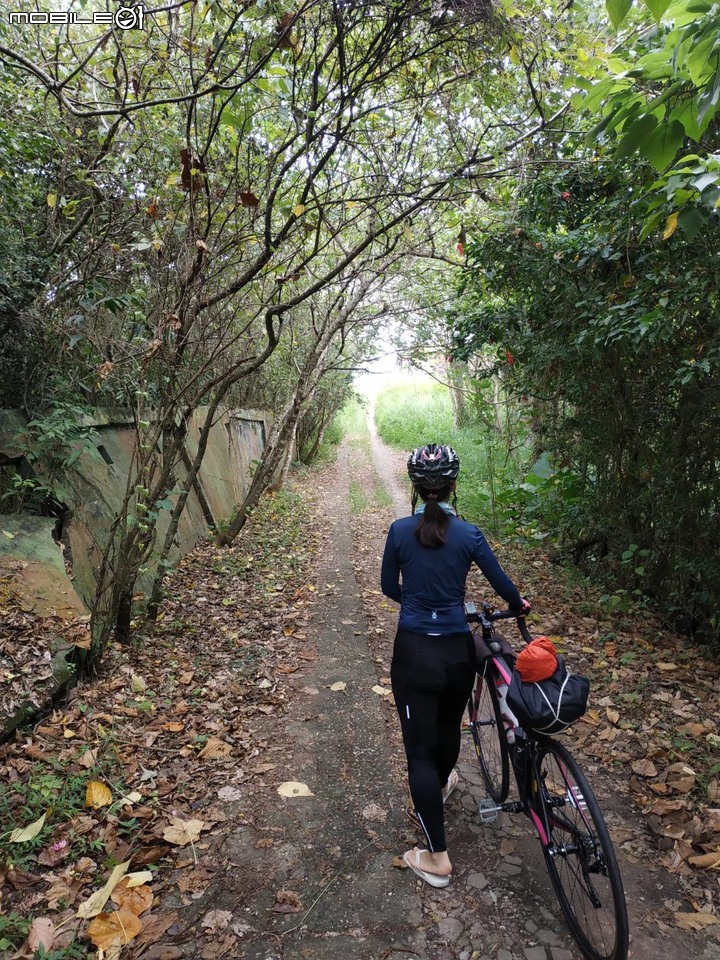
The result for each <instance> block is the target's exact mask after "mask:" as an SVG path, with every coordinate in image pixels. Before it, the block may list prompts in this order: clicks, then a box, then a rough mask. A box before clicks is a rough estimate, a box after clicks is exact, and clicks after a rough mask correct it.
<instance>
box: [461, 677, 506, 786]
mask: <svg viewBox="0 0 720 960" xmlns="http://www.w3.org/2000/svg"><path fill="white" fill-rule="evenodd" d="M468 725H469V727H470V730H471V732H472V735H473V741H474V742H475V753H476V754H477V758H478V760H479V762H480V770H481V772H482V775H483V780H484V781H485V786H486V787H487V789H488V793H489V794H490V796H491V797H492V799H493V800H494V801H495V803H504V802H505V800H507V795H508V791H509V789H510V761H509V752H508V745H507V740H506V739H505V726H504V724H503V721H502V717H501V716H500V706H499V704H498V700H497V694H496V693H495V683H494V679H493V676H492V670H491V668H490V664H489V662H488V661H485V662H484V663H481V664H480V665H479V667H478V672H477V674H476V675H475V687H474V689H473V692H472V694H471V696H470V702H469V703H468Z"/></svg>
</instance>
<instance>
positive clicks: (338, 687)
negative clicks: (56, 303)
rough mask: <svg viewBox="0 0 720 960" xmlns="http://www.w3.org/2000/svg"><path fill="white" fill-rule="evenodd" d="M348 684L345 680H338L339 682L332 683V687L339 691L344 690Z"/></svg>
mask: <svg viewBox="0 0 720 960" xmlns="http://www.w3.org/2000/svg"><path fill="white" fill-rule="evenodd" d="M346 686H347V684H346V683H345V682H344V681H342V680H338V681H337V683H331V684H330V689H331V690H334V691H335V692H337V691H338V690H344V689H345V687H346Z"/></svg>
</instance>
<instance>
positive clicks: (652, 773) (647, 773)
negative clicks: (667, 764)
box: [630, 759, 658, 777]
mask: <svg viewBox="0 0 720 960" xmlns="http://www.w3.org/2000/svg"><path fill="white" fill-rule="evenodd" d="M630 766H631V769H632V772H633V773H635V774H637V775H638V776H639V777H656V776H657V774H658V771H657V767H656V766H655V764H654V763H653V762H652V760H647V759H642V760H633V762H632V763H631V765H630Z"/></svg>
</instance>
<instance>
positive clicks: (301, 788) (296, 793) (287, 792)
mask: <svg viewBox="0 0 720 960" xmlns="http://www.w3.org/2000/svg"><path fill="white" fill-rule="evenodd" d="M278 793H279V794H280V796H281V797H313V796H314V794H313V792H312V791H311V790H310V788H309V787H308V785H307V784H306V783H299V782H298V781H297V780H286V781H285V783H281V784H280V786H279V787H278Z"/></svg>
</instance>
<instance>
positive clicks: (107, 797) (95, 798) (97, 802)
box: [85, 780, 113, 810]
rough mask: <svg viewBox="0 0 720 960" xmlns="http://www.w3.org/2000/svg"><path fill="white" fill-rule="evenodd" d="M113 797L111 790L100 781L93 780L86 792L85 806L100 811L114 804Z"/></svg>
mask: <svg viewBox="0 0 720 960" xmlns="http://www.w3.org/2000/svg"><path fill="white" fill-rule="evenodd" d="M112 800H113V797H112V792H111V790H110V789H109V788H108V787H107V786H106V785H105V784H104V783H100V781H99V780H91V781H90V782H89V783H88V785H87V789H86V791H85V806H86V807H92V809H93V810H99V809H100V807H107V806H109V805H110V804H111V803H112Z"/></svg>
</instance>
